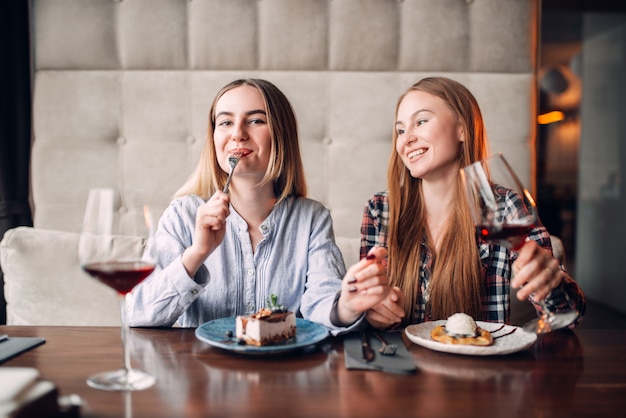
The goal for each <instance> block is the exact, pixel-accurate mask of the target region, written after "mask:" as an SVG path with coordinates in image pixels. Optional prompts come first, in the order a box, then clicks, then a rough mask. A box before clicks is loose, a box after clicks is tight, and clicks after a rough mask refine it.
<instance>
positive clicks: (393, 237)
mask: <svg viewBox="0 0 626 418" xmlns="http://www.w3.org/2000/svg"><path fill="white" fill-rule="evenodd" d="M412 91H421V92H425V93H428V94H431V95H433V96H435V97H438V98H439V99H441V100H443V101H444V103H446V105H447V106H448V107H449V108H450V110H451V111H452V112H453V114H454V115H455V117H456V120H457V123H459V124H460V127H461V129H462V132H463V133H464V135H465V141H463V142H462V143H461V145H460V151H459V157H458V161H459V167H464V166H466V165H469V164H470V163H473V162H475V161H478V160H481V159H483V158H485V157H486V155H487V138H486V133H485V128H484V123H483V118H482V115H481V112H480V108H479V106H478V103H477V101H476V99H475V98H474V96H473V95H472V94H471V92H470V91H469V90H468V89H467V88H466V87H465V86H463V85H462V84H460V83H458V82H456V81H454V80H451V79H449V78H445V77H429V78H424V79H422V80H420V81H419V82H417V83H416V84H414V85H413V86H411V88H410V89H409V90H407V91H406V92H405V93H404V94H403V95H402V96H401V97H400V98H399V99H398V103H397V105H396V115H397V114H398V108H399V106H400V103H401V102H402V100H403V99H404V97H405V96H406V94H408V93H409V92H412ZM397 140H398V135H397V133H396V130H395V129H394V132H393V147H392V155H391V158H390V160H389V167H388V172H387V179H388V190H389V240H388V254H389V265H388V274H389V278H390V280H391V283H392V285H395V286H399V287H400V288H401V289H402V291H403V293H404V301H405V303H404V311H405V314H406V315H405V321H406V322H413V320H414V316H415V313H416V309H417V306H418V303H419V300H420V297H421V296H422V295H421V286H420V285H421V271H420V260H421V255H422V254H421V253H422V251H423V249H422V248H421V243H422V241H423V239H424V237H426V240H427V243H428V242H429V241H430V237H428V229H427V227H426V211H425V207H424V198H423V193H422V181H421V179H419V178H413V177H411V175H410V173H409V171H408V169H407V168H406V166H405V165H404V163H403V162H402V160H401V158H400V156H399V155H398V153H397V152H396V151H395V149H396V142H397ZM460 177H461V176H460V175H459V176H457V182H456V189H455V193H456V199H455V202H456V204H455V205H454V207H453V208H451V209H452V211H451V213H450V215H449V216H448V218H447V220H446V222H445V224H444V231H443V236H442V242H441V248H440V249H439V251H438V252H437V254H436V256H435V258H434V259H433V260H432V264H431V266H432V275H431V280H430V283H429V289H428V290H429V295H428V301H427V306H426V311H427V312H426V314H427V315H430V317H431V318H432V319H445V318H447V317H448V316H450V315H452V314H453V313H456V312H464V313H466V314H468V315H471V316H472V317H474V318H482V316H483V313H482V296H483V289H482V284H481V282H482V280H481V276H482V275H481V267H480V258H479V254H478V247H477V245H476V234H475V232H474V225H473V223H472V221H471V217H470V213H469V208H468V206H467V203H466V199H465V196H464V192H463V189H462V187H463V186H462V182H461V178H460ZM429 245H432V246H434V243H432V244H429ZM433 253H434V251H433Z"/></svg>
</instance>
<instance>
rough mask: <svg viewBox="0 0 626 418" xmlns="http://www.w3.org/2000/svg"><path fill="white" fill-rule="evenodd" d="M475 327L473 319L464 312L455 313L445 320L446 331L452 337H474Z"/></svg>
mask: <svg viewBox="0 0 626 418" xmlns="http://www.w3.org/2000/svg"><path fill="white" fill-rule="evenodd" d="M476 328H477V327H476V322H475V321H474V319H473V318H472V317H471V316H469V315H467V314H464V313H455V314H454V315H451V316H449V317H448V321H447V322H446V333H447V334H448V335H451V336H454V337H474V336H476Z"/></svg>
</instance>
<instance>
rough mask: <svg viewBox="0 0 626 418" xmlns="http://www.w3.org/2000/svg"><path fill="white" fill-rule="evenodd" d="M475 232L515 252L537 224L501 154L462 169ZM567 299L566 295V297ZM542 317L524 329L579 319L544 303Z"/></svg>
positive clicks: (562, 324)
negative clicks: (556, 310)
mask: <svg viewBox="0 0 626 418" xmlns="http://www.w3.org/2000/svg"><path fill="white" fill-rule="evenodd" d="M461 179H462V180H463V184H464V187H465V193H466V196H467V201H468V203H469V210H470V213H471V216H472V220H473V222H474V225H475V227H476V233H477V234H478V236H479V237H480V238H482V239H483V240H485V241H489V242H493V243H496V244H498V245H501V246H504V247H507V248H509V249H511V250H512V251H518V250H519V249H521V247H522V246H523V245H524V242H525V240H526V238H527V236H528V233H529V232H530V231H532V230H533V228H535V226H536V225H537V223H538V215H537V205H536V203H535V200H534V199H533V197H532V195H531V194H530V192H529V191H528V189H526V188H525V187H524V186H523V184H522V182H521V181H520V180H519V178H518V177H517V175H516V174H515V171H514V170H513V168H512V167H511V166H510V165H509V163H508V162H507V161H506V159H505V158H504V156H503V155H502V154H496V155H493V156H491V157H490V158H487V159H485V160H483V161H478V162H475V163H473V164H471V165H469V166H467V167H464V168H462V169H461ZM566 297H567V295H566ZM538 303H539V304H540V305H541V310H542V315H541V316H540V317H538V318H537V319H535V320H533V321H531V322H530V323H528V324H526V325H525V326H524V328H525V329H526V330H528V331H531V332H536V333H538V334H541V333H546V332H551V331H553V330H556V329H560V328H564V327H566V326H568V325H569V324H571V323H572V322H573V321H574V320H575V319H576V317H577V316H578V314H577V312H575V311H572V310H569V311H563V312H554V311H553V309H550V308H549V306H548V305H547V303H546V301H545V300H542V301H539V302H538Z"/></svg>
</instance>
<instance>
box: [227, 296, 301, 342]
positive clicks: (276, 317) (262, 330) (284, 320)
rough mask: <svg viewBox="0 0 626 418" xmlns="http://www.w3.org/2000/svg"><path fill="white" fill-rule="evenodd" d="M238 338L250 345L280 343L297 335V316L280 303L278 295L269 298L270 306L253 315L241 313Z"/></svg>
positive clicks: (237, 332) (236, 331)
mask: <svg viewBox="0 0 626 418" xmlns="http://www.w3.org/2000/svg"><path fill="white" fill-rule="evenodd" d="M235 333H236V337H237V339H239V340H240V341H243V342H244V343H246V344H249V345H255V346H264V345H271V344H279V343H282V342H284V341H287V340H289V339H290V338H293V337H295V336H296V316H295V314H294V313H293V312H289V311H288V310H287V309H285V307H284V306H282V305H278V303H277V296H276V295H271V296H270V297H269V298H268V306H267V307H265V308H263V309H261V310H259V311H258V312H256V313H254V314H252V315H239V316H237V318H236V322H235Z"/></svg>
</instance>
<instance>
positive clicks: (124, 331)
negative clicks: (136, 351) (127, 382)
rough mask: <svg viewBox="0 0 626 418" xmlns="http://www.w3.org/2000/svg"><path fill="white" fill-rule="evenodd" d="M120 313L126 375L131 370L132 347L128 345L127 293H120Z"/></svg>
mask: <svg viewBox="0 0 626 418" xmlns="http://www.w3.org/2000/svg"><path fill="white" fill-rule="evenodd" d="M119 299H120V313H121V319H122V329H121V337H122V355H123V356H124V370H125V371H126V375H128V373H129V372H130V349H129V347H128V332H129V330H128V321H127V318H126V295H120V297H119Z"/></svg>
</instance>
